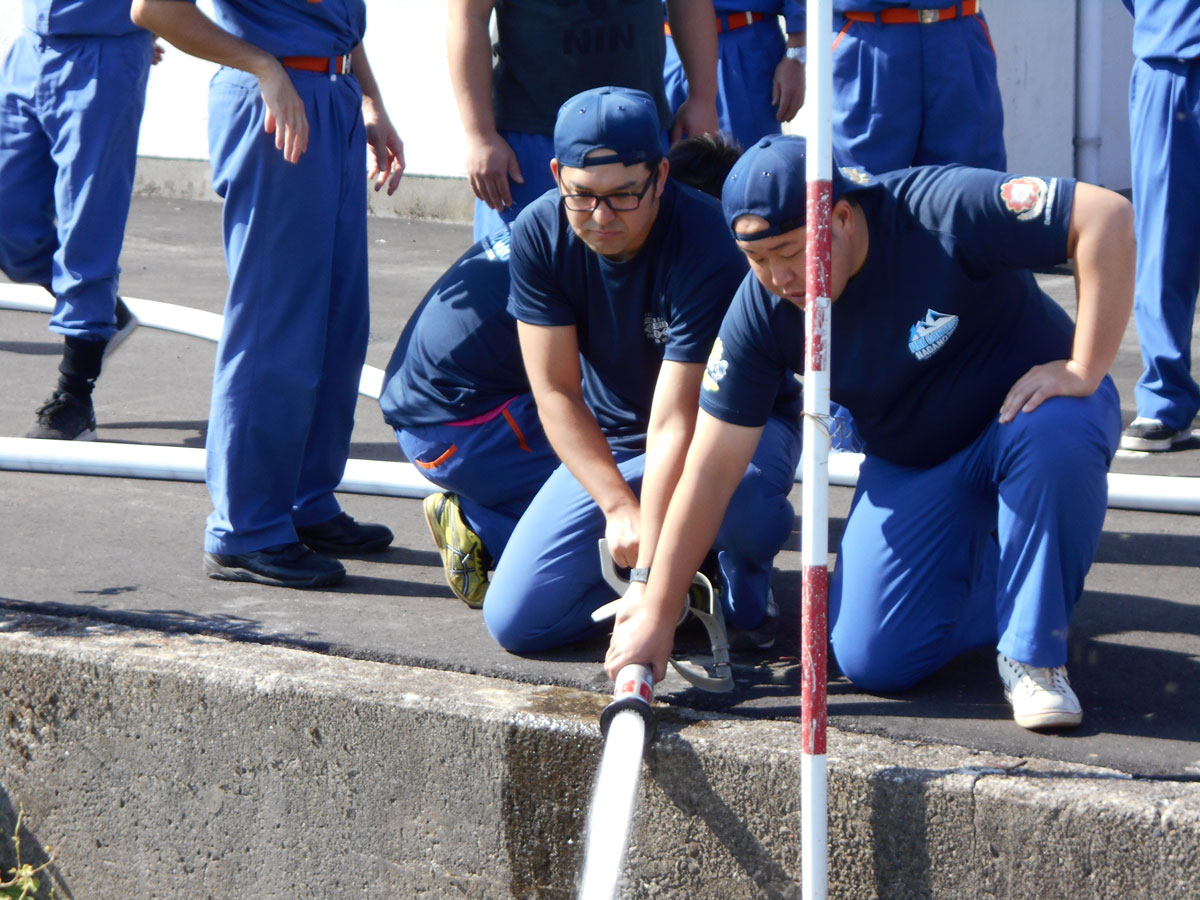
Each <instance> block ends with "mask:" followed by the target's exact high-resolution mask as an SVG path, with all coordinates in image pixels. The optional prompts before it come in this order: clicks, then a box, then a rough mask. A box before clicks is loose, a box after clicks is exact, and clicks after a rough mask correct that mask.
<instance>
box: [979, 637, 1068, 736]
mask: <svg viewBox="0 0 1200 900" xmlns="http://www.w3.org/2000/svg"><path fill="white" fill-rule="evenodd" d="M996 666H997V668H998V669H999V670H1000V680H1001V681H1002V682H1004V698H1005V699H1006V700H1008V701H1009V702H1010V703H1011V704H1012V710H1013V719H1014V720H1015V721H1016V723H1017V724H1018V725H1020V726H1021V727H1022V728H1029V729H1031V730H1035V731H1036V730H1038V729H1041V728H1074V727H1075V726H1076V725H1078V724H1079V723H1080V722H1082V721H1083V709H1082V708H1081V707H1080V705H1079V698H1078V697H1076V696H1075V692H1074V691H1073V690H1071V682H1070V681H1068V680H1067V667H1066V666H1057V667H1055V668H1053V669H1042V668H1038V667H1037V666H1029V665H1026V664H1025V663H1021V662H1017V661H1016V660H1015V659H1009V658H1008V657H1007V656H1005V655H1004V654H1003V653H997V654H996Z"/></svg>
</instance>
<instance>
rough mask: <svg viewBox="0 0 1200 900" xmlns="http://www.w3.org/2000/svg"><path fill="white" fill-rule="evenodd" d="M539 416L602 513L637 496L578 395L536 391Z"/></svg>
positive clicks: (633, 501)
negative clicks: (627, 482)
mask: <svg viewBox="0 0 1200 900" xmlns="http://www.w3.org/2000/svg"><path fill="white" fill-rule="evenodd" d="M535 398H536V400H537V404H538V415H539V417H540V418H541V420H542V427H543V429H545V431H546V437H547V438H548V439H549V441H550V446H552V447H553V448H554V452H555V453H557V454H558V458H559V459H561V460H562V461H563V463H564V464H565V465H566V467H567V468H568V469H569V470H570V471H571V474H572V475H574V476H575V477H576V478H577V479H578V480H579V483H580V484H581V485H583V488H584V490H586V491H587V492H588V494H589V495H590V496H591V497H592V499H593V500H595V501H596V504H597V505H598V506H599V507H600V510H601V512H603V513H604V514H605V516H611V515H613V513H614V512H616V511H617V510H619V509H621V508H622V507H628V506H629V505H630V504H632V505H633V507H635V508H636V506H637V504H638V500H637V497H636V496H635V495H634V493H633V491H632V489H630V487H629V485H628V484H626V482H625V479H624V478H623V477H622V475H621V472H620V470H619V469H618V468H617V464H616V462H615V461H614V460H613V455H612V449H611V448H610V447H609V446H608V441H607V440H606V439H605V437H604V433H603V432H602V431H601V430H600V426H599V424H598V423H597V422H596V417H595V416H594V415H592V411H591V410H590V409H588V407H587V405H586V404H585V403H584V402H583V398H582V397H581V396H570V395H567V394H564V393H560V392H557V391H553V390H551V391H547V392H544V393H535Z"/></svg>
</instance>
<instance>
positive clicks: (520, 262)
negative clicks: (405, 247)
mask: <svg viewBox="0 0 1200 900" xmlns="http://www.w3.org/2000/svg"><path fill="white" fill-rule="evenodd" d="M510 270H511V275H512V289H511V297H510V299H509V306H508V309H509V312H510V313H512V315H513V316H515V317H516V318H517V319H519V320H520V321H522V322H525V323H527V324H531V325H551V326H553V325H574V326H575V327H576V329H577V334H578V338H579V352H580V356H581V357H582V359H581V365H582V367H583V394H584V399H585V400H586V402H587V405H588V407H589V408H590V409H591V411H592V413H593V414H594V415H595V417H596V421H597V422H598V423H599V424H600V429H601V431H603V432H604V435H605V437H606V438H608V442H609V445H610V446H612V447H613V448H614V449H622V450H635V451H641V450H644V449H645V445H646V429H647V427H648V424H649V421H650V403H651V400H652V399H653V396H654V385H655V382H656V380H657V379H658V370H659V367H660V365H661V364H662V361H663V360H664V359H666V360H671V361H673V362H684V363H703V362H704V361H705V360H706V359H707V358H708V353H709V350H710V348H711V347H712V344H713V339H714V338H715V337H716V335H717V329H718V328H719V327H720V324H721V319H722V317H723V316H724V314H725V310H726V309H727V308H728V307H729V301H730V299H731V298H732V297H733V294H734V292H735V291H736V290H737V286H738V284H739V283H740V282H741V280H742V276H743V275H744V274H745V273H746V270H747V264H746V261H745V258H744V257H743V255H742V253H741V251H740V250H738V249H737V246H736V245H735V244H734V242H733V240H732V238H731V237H730V234H729V227H728V226H727V225H726V224H725V221H724V216H723V214H722V212H721V205H720V203H719V202H718V201H717V200H715V199H714V198H713V197H710V196H708V195H707V194H702V193H700V192H699V191H696V190H693V189H691V188H688V187H684V186H683V185H679V184H676V183H675V182H672V181H668V182H667V185H666V190H665V191H664V192H663V196H662V200H661V208H660V209H659V212H658V216H657V218H656V219H655V221H654V225H653V226H652V227H651V231H650V234H649V235H648V236H647V238H646V242H645V243H644V244H643V245H642V247H641V249H640V250H639V251H638V253H637V254H636V255H635V256H634V257H633V258H632V259H629V260H625V261H624V262H614V261H613V260H610V259H608V258H606V257H604V256H601V255H600V254H598V253H595V252H593V251H592V250H591V249H589V248H588V246H587V245H586V244H585V243H584V242H583V241H581V240H580V239H579V238H578V237H577V236H576V234H575V232H574V231H572V230H571V226H570V224H569V223H568V222H567V218H566V213H565V211H564V210H563V207H562V204H561V203H560V202H559V193H558V189H557V188H555V189H552V190H550V191H548V192H546V193H545V194H543V195H542V196H541V197H539V198H538V199H537V200H535V201H534V202H533V203H531V204H530V205H529V206H527V207H526V208H525V209H524V210H522V212H521V214H520V215H519V216H518V217H517V220H516V222H514V223H513V237H512V260H511V262H510ZM772 396H774V395H773V394H772Z"/></svg>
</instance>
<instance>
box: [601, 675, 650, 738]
mask: <svg viewBox="0 0 1200 900" xmlns="http://www.w3.org/2000/svg"><path fill="white" fill-rule="evenodd" d="M653 697H654V676H653V675H652V674H651V673H650V669H649V668H647V667H646V666H639V665H636V664H631V665H628V666H625V667H624V668H623V669H621V671H620V672H618V673H617V680H616V681H615V682H614V683H613V699H612V702H611V703H609V704H608V706H606V707H604V711H603V712H601V713H600V733H601V734H602V735H604V736H605V737H608V726H609V725H610V724H611V723H612V720H613V717H614V716H615V715H616V714H617V713H619V712H624V711H626V710H628V711H631V712H635V713H637V714H638V715H639V716H641V717H642V721H643V722H644V723H645V726H646V731H645V734H646V739H645V745H644V746H645V747H649V746H650V744H651V743H652V742H653V741H654V737H655V735H656V734H657V733H658V720H657V719H655V717H654V710H653V709H652V708H651V707H650V700H651V699H652V698H653Z"/></svg>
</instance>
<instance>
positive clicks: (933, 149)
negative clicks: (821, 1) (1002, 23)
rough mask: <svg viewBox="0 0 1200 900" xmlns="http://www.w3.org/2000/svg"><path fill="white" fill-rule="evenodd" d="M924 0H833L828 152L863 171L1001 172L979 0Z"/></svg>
mask: <svg viewBox="0 0 1200 900" xmlns="http://www.w3.org/2000/svg"><path fill="white" fill-rule="evenodd" d="M929 2H930V0H916V2H895V0H834V2H833V29H834V34H833V36H832V40H833V149H834V154H835V157H836V158H837V159H838V160H840V161H841V162H843V163H845V164H853V165H855V166H859V167H861V168H863V169H865V170H866V171H868V172H891V171H893V170H894V169H903V168H906V167H907V166H924V165H937V164H940V163H962V164H963V165H965V166H977V167H980V168H985V169H1000V170H1002V169H1003V168H1004V167H1005V153H1004V109H1003V106H1002V104H1001V101H1000V86H999V83H998V82H997V80H996V51H995V48H994V47H993V46H992V39H991V35H990V34H989V33H988V27H987V22H985V21H984V18H983V13H982V12H981V9H980V8H981V5H982V4H981V3H980V2H979V0H961V2H958V3H942V4H937V5H936V6H935V7H932V8H926V7H924V6H923V4H927V3H929ZM799 5H800V6H801V7H802V8H803V7H805V6H806V4H805V3H804V2H803V0H799ZM800 21H801V22H802V23H803V17H801V19H800ZM804 37H805V36H802V35H789V43H798V42H800V41H798V40H797V39H798V38H804ZM804 43H807V41H806V40H805V41H804Z"/></svg>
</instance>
